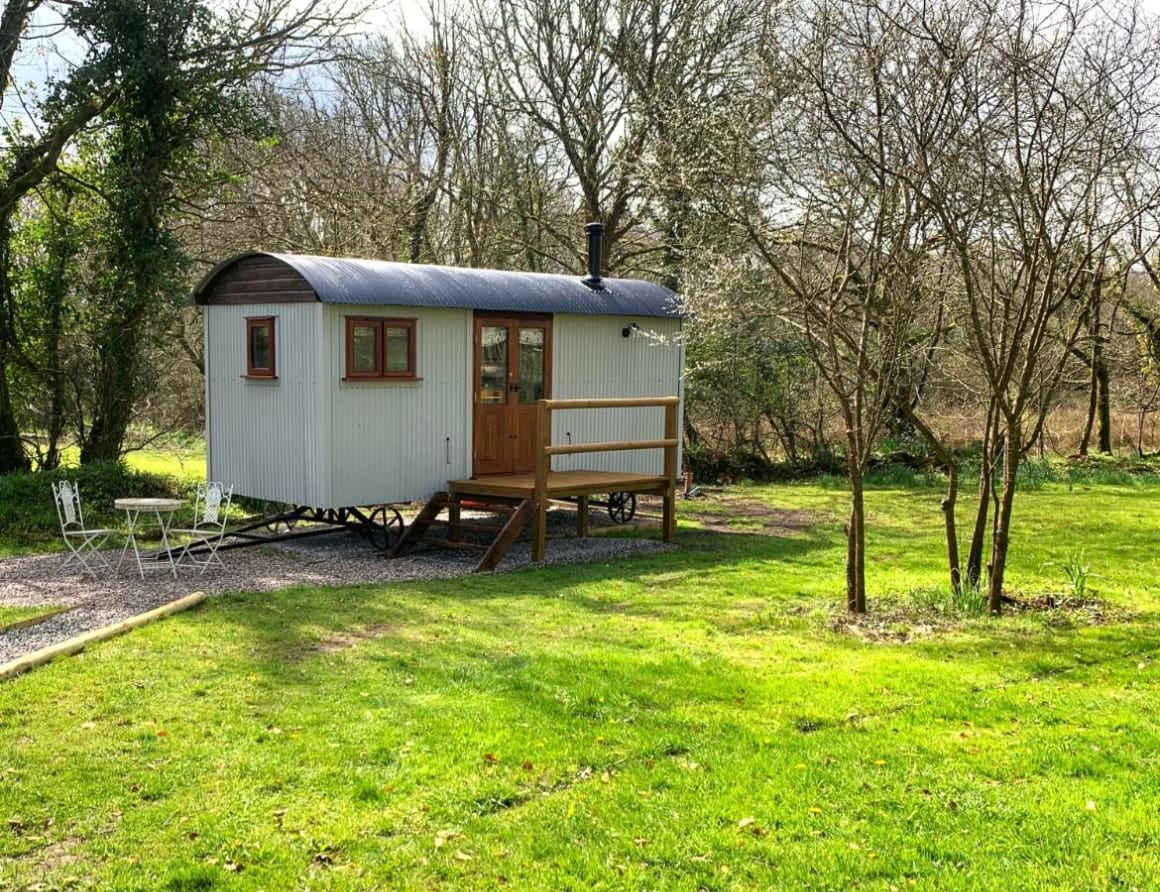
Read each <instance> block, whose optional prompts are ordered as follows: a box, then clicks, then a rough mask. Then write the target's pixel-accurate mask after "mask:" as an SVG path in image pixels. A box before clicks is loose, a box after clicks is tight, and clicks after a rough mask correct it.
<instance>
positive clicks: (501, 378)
mask: <svg viewBox="0 0 1160 892" xmlns="http://www.w3.org/2000/svg"><path fill="white" fill-rule="evenodd" d="M507 376H508V330H507V326H506V325H484V326H483V327H482V328H481V330H480V347H479V401H480V402H481V403H483V404H484V405H496V404H498V403H506V402H507Z"/></svg>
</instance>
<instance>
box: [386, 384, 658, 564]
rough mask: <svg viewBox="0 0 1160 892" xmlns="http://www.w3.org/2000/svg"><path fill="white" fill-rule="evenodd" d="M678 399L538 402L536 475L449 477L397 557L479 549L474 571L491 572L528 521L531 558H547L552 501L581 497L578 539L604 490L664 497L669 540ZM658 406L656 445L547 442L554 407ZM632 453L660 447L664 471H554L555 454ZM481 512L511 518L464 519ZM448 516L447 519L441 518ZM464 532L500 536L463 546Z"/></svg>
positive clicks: (403, 540) (644, 442) (402, 542)
mask: <svg viewBox="0 0 1160 892" xmlns="http://www.w3.org/2000/svg"><path fill="white" fill-rule="evenodd" d="M678 405H679V400H678V399H677V397H655V398H652V397H650V398H642V399H592V400H540V401H539V403H538V404H537V411H538V414H539V417H538V418H537V423H536V430H537V431H538V432H539V436H540V437H541V441H540V443H539V444H537V449H536V471H535V473H533V474H498V475H493V476H488V477H473V478H471V479H469V480H450V481H448V483H447V490H446V491H445V492H437V493H435V495H433V496H432V497H431V499H430V500H429V501H428V502H427V505H426V506H425V507H424V508H423V510H422V511H421V512H420V513H419V515H418V517H416V518H415V520H414V521H412V523H411V525H410V527H408V528H407V531H406V532H405V533H404V534H403V536H402V537H401V538H400V539H399V541H398V543H397V544H396V545H395V547H394V549H393V550H392V551H391V556H392V557H398V556H400V555H403V554H406V553H408V552H409V551H411V550H413V549H414V548H417V547H418V546H419V545H421V544H429V545H439V546H442V547H447V548H465V549H477V550H479V551H482V552H483V557H482V558H481V559H480V562H479V565H478V566H477V567H476V570H477V571H478V570H494V569H495V568H496V566H497V565H498V564H499V562H500V561H501V560H503V557H504V555H505V554H507V552H508V550H509V549H510V548H511V547H512V545H514V544H515V542H516V540H517V539H518V538H519V536H520V533H521V532H522V531H523V529H524V527H526V526H527V525H528V522H529V521H532V522H533V527H532V560H533V561H542V560H543V559H544V553H545V549H546V545H547V538H548V535H547V513H548V503H549V502H550V501H551V500H552V499H576V500H577V504H578V506H579V516H578V518H577V527H576V531H577V534H578V535H580V536H585V535H587V533H588V499H589V497H590V496H594V495H602V494H607V493H615V492H624V493H637V494H645V493H655V494H658V495H660V496H661V497H662V498H663V500H664V521H663V525H662V536H663V538H664V541H666V542H672V541H673V537H674V535H675V533H676V485H677V480H676V478H677V447H678V446H679V444H680V441H679V440H678V439H677V430H678V426H677V408H678ZM649 407H659V408H663V409H664V437H663V439H659V440H627V441H617V442H612V443H585V444H578V445H573V444H568V445H558V446H553V445H552V443H551V440H550V437H551V430H552V421H551V413H552V411H553V410H555V409H630V408H649ZM633 449H663V450H664V471H663V473H661V474H630V473H624V472H619V471H587V470H572V471H553V470H552V469H551V464H552V456H555V455H577V454H583V453H591V452H619V451H625V450H633ZM465 503H466V504H469V505H470V506H471V507H473V508H474V507H478V508H479V509H480V510H481V511H485V512H489V513H495V514H500V515H501V516H502V515H507V521H506V522H505V523H503V524H486V523H483V524H480V523H476V522H473V521H466V522H465V521H463V519H462V511H463V507H464V504H465ZM444 511H446V512H447V518H446V520H443V519H442V514H443V512H444ZM437 524H438V525H445V526H446V527H447V537H446V539H443V538H437V537H432V536H429V535H428V533H429V532H430V530H431V529H432V527H434V526H435V525H437ZM465 530H473V531H477V532H479V531H483V532H490V533H494V534H495V538H494V539H493V540H492V541H491V543H490V544H489V545H482V544H480V543H477V542H467V541H464V540H463V539H462V538H461V536H460V534H461V533H462V532H464V531H465Z"/></svg>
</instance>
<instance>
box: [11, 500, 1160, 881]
mask: <svg viewBox="0 0 1160 892" xmlns="http://www.w3.org/2000/svg"><path fill="white" fill-rule="evenodd" d="M1158 497H1160V488H1157V487H1155V486H1144V485H1141V486H1137V487H1108V486H1095V487H1091V488H1090V489H1087V490H1084V491H1080V490H1078V489H1077V490H1075V491H1068V489H1066V488H1065V487H1054V486H1048V487H1045V488H1043V489H1041V490H1039V491H1035V492H1027V493H1024V494H1023V495H1021V496H1020V501H1019V503H1018V505H1017V508H1016V523H1017V529H1016V539H1015V546H1014V553H1013V562H1012V567H1011V569H1010V571H1009V578H1010V580H1011V582H1012V585H1013V586H1014V587H1015V588H1017V589H1020V590H1021V591H1022V592H1024V593H1026V594H1032V593H1036V592H1044V591H1056V592H1059V591H1062V590H1063V588H1064V585H1065V583H1064V578H1063V575H1062V572H1061V571H1060V569H1059V567H1058V566H1056V564H1058V563H1061V562H1063V561H1064V560H1065V559H1066V558H1067V556H1068V554H1069V553H1073V554H1074V553H1077V552H1078V551H1079V550H1080V549H1081V548H1083V549H1086V554H1087V559H1088V560H1089V561H1090V562H1091V563H1092V565H1093V566H1092V569H1093V570H1094V572H1095V573H1097V574H1099V575H1100V576H1101V577H1102V578H1096V579H1093V580H1092V582H1091V585H1092V586H1093V587H1094V588H1095V589H1097V594H1098V595H1099V596H1100V597H1101V598H1106V599H1107V600H1108V601H1109V602H1111V604H1110V606H1109V607H1108V609H1107V610H1106V611H1104V619H1103V621H1095V620H1093V619H1092V618H1091V617H1090V614H1089V613H1087V612H1076V613H1052V614H1035V615H1030V614H1029V615H1023V616H1013V617H1008V618H1003V619H1001V620H992V619H990V618H961V617H956V616H953V615H948V614H939V613H922V614H919V615H911V616H908V615H907V612H906V608H907V605H908V604H909V603H910V599H909V595H908V592H910V591H912V590H915V589H926V590H929V589H930V588H931V587H932V586H937V585H939V584H940V583H941V579H942V570H941V568H942V553H941V540H940V525H939V514H938V501H939V494H938V493H937V491H934V490H914V491H904V490H880V491H874V492H871V493H870V494H869V508H870V512H871V524H870V529H871V541H870V543H869V544H870V554H871V560H870V562H869V566H870V580H869V581H870V591H871V604H872V607H879V608H882V609H881V611H880V616H879V617H877V618H875V617H872V618H871V620H870V621H868V622H867V623H864V624H860V625H858V626H857V627H856V628H855V629H853V630H851V629H849V628H847V626H846V623H845V621H844V619H843V617H842V614H841V613H840V612H839V611H838V610H837V609H836V608H837V605H838V604H839V603H840V602H841V600H842V596H843V595H842V585H843V568H842V560H843V555H844V545H843V539H842V531H841V520H840V518H841V516H842V515H843V514H844V511H845V502H844V496H843V494H842V493H841V492H838V491H835V490H832V489H823V488H820V487H817V486H805V485H803V486H785V487H763V488H748V489H745V490H742V491H740V493H737V492H734V493H730V494H728V495H727V498H728V499H732V500H733V502H732V504H717V505H710V506H708V507H702V508H700V509H699V510H698V511H697V513H696V518H693V517H692V515H688V516H687V518H686V520H685V522H684V524H683V526H682V529H681V533H680V541H681V544H682V547H681V549H680V550H679V551H678V552H676V553H672V554H663V555H657V556H649V557H638V558H632V559H625V560H617V561H616V562H614V563H608V564H595V565H587V566H582V567H573V568H560V567H556V568H545V569H542V570H529V571H521V572H517V573H512V574H505V575H499V576H484V577H480V578H474V579H471V580H469V581H464V580H452V581H442V582H429V583H420V584H406V585H397V586H391V587H379V586H363V587H350V588H343V589H330V590H323V589H306V588H303V589H297V590H294V591H289V592H284V593H279V594H277V595H270V594H261V595H237V596H232V597H228V598H222V599H217V600H215V601H212V602H209V603H207V604H206V605H204V606H203V607H201V608H199V609H197V610H195V611H192V612H190V613H186V614H182V615H180V616H178V617H175V618H173V619H170V620H166V621H164V622H161V623H157V624H154V625H152V626H149V627H147V628H145V629H144V630H141V631H138V632H135V633H133V634H131V635H129V636H127V637H123V638H120V639H117V640H115V641H112V642H109V643H106V644H103V645H100V646H97V647H94V648H92V649H91V650H89V651H88V652H87V653H85V654H84V655H82V656H80V657H77V658H72V659H68V660H64V661H60V662H57V663H55V664H53V665H50V666H48V667H46V668H44V669H41V670H38V671H36V672H34V673H32V674H30V675H26V676H23V677H21V678H19V679H17V680H15V681H13V682H10V683H5V684H0V753H3V754H4V758H3V760H2V761H0V888H5V886H6V884H7V886H9V887H12V888H16V889H20V888H24V887H26V886H28V887H34V888H36V885H35V884H38V883H43V884H45V885H44V886H42V887H39V888H74V887H78V888H86V887H93V888H100V889H175V890H180V889H213V888H223V889H232V888H237V889H289V888H311V889H366V888H390V889H396V888H402V889H410V888H414V889H433V888H471V889H476V888H485V889H486V888H504V887H506V888H534V889H577V890H579V889H623V888H632V889H635V888H641V889H689V890H696V889H702V888H705V889H770V888H779V889H797V888H816V889H822V888H829V889H848V888H861V889H882V890H889V889H909V888H921V889H939V890H943V889H1013V888H1027V889H1077V890H1079V889H1105V888H1106V889H1120V888H1123V889H1130V888H1137V889H1146V888H1155V886H1156V883H1157V877H1160V808H1158V806H1157V803H1158V802H1160V764H1158V763H1160V721H1158V719H1160V716H1158V715H1157V711H1158V706H1160V697H1158V694H1160V691H1158V678H1160V666H1158V664H1157V661H1156V655H1157V651H1158V650H1160V626H1158V625H1157V619H1158V614H1157V609H1158V607H1160V587H1158V586H1160V583H1158V582H1157V580H1158V579H1160V554H1158V551H1157V549H1156V547H1155V539H1156V528H1157V526H1158V525H1160V510H1158V509H1157V507H1156V503H1157V499H1158ZM755 503H761V504H763V505H764V506H766V507H767V508H768V510H769V516H770V517H772V518H774V521H772V522H768V523H767V522H764V521H762V520H761V512H759V511H757V510H756V507H755ZM738 518H740V519H741V520H740V522H737V521H738ZM731 519H732V520H734V521H735V522H734V523H732V524H730V523H729V521H730V520H731ZM698 523H702V524H707V525H710V526H725V527H732V528H734V529H737V530H738V531H737V532H731V533H726V532H713V531H710V530H709V529H697V527H696V525H697V524H698ZM770 533H772V535H770Z"/></svg>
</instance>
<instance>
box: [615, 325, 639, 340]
mask: <svg viewBox="0 0 1160 892" xmlns="http://www.w3.org/2000/svg"><path fill="white" fill-rule="evenodd" d="M639 334H640V326H639V325H637V324H636V323H635V322H630V323H628V325H627V326H625V327H624V328H622V329H621V330H620V336H621V337H622V338H635V337H636V336H637V335H639Z"/></svg>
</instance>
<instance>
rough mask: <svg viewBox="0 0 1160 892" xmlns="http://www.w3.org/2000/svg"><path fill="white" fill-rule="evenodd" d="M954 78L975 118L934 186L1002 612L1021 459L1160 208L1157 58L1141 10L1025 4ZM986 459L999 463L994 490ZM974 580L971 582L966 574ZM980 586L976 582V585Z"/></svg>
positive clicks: (996, 11) (994, 605) (982, 17)
mask: <svg viewBox="0 0 1160 892" xmlns="http://www.w3.org/2000/svg"><path fill="white" fill-rule="evenodd" d="M976 15H978V16H979V18H978V20H977V22H976V23H975V24H974V26H973V28H974V33H976V34H978V35H986V37H987V39H986V41H985V42H981V43H979V44H978V46H979V49H978V51H977V52H976V53H975V54H974V55H973V58H972V59H970V60H969V61H968V62H967V64H960V65H959V66H957V68H956V72H957V73H956V79H955V81H956V90H955V95H956V97H957V101H959V102H960V103H961V104H962V107H963V108H964V109H966V110H967V111H968V115H967V116H966V117H965V118H964V126H963V127H962V128H961V129H960V131H959V133H958V135H957V137H956V140H955V141H954V143H952V144H951V145H950V146H949V147H948V151H946V152H944V153H943V154H942V156H941V160H940V163H939V164H938V167H937V169H936V174H935V176H934V177H932V182H933V184H934V185H933V186H932V188H931V190H930V196H931V201H932V204H933V205H934V206H935V207H936V208H937V210H938V214H939V218H940V223H941V225H942V227H943V229H944V232H945V233H946V237H947V241H948V244H949V248H950V255H951V256H952V257H953V258H954V259H955V261H956V263H957V266H958V273H959V276H960V278H961V282H962V285H963V291H964V298H965V307H964V311H963V313H962V317H961V319H962V324H963V325H964V327H965V330H966V332H967V333H968V336H969V338H970V343H971V349H972V352H973V355H974V357H975V358H976V360H977V361H978V363H979V365H980V368H981V371H982V375H983V380H984V382H985V385H986V388H987V394H988V398H989V402H990V405H991V411H990V413H989V416H990V421H989V423H988V430H989V432H990V435H989V442H988V444H987V445H988V450H987V452H986V454H984V459H983V467H984V470H983V472H982V475H981V478H980V499H979V509H978V514H977V517H976V527H975V531H976V535H975V539H974V541H973V542H972V555H977V554H978V553H980V552H981V534H982V531H983V530H984V529H985V521H984V522H981V521H982V518H984V517H985V516H986V512H987V510H988V505H989V501H990V499H989V496H990V492H991V491H992V490H995V491H996V492H997V493H998V500H997V505H996V508H995V513H994V518H993V521H992V530H991V537H992V538H991V560H990V578H989V584H988V604H989V606H990V609H991V611H992V612H994V613H998V612H1000V610H1001V609H1002V604H1003V598H1004V591H1003V586H1004V578H1005V570H1006V563H1007V554H1008V548H1009V543H1010V530H1011V516H1012V510H1013V506H1014V499H1015V492H1016V486H1017V473H1018V467H1019V462H1020V459H1021V458H1022V456H1023V455H1024V454H1025V452H1026V451H1027V449H1029V448H1030V447H1031V445H1032V444H1033V443H1034V442H1035V441H1036V440H1037V438H1038V437H1039V435H1040V432H1041V430H1042V427H1043V424H1044V423H1045V419H1046V416H1047V412H1048V410H1049V409H1050V407H1051V406H1052V405H1053V404H1054V400H1055V397H1056V394H1057V392H1058V388H1059V385H1060V381H1061V380H1062V377H1063V375H1064V372H1065V369H1066V367H1067V364H1068V362H1069V357H1070V356H1071V351H1072V350H1073V349H1074V347H1075V345H1076V342H1077V340H1078V339H1079V337H1080V336H1081V333H1082V332H1083V330H1084V321H1085V319H1089V318H1091V317H1092V310H1091V306H1092V298H1093V296H1094V295H1096V294H1098V293H1099V288H1098V286H1097V279H1098V277H1099V275H1100V271H1099V261H1100V259H1101V258H1102V257H1105V256H1107V252H1108V251H1109V249H1110V248H1111V246H1113V245H1114V244H1115V241H1116V239H1117V238H1120V237H1121V236H1122V235H1123V234H1124V233H1125V231H1126V230H1127V229H1128V228H1129V225H1130V223H1131V222H1132V221H1133V220H1134V219H1136V218H1137V217H1138V216H1139V215H1140V214H1141V213H1146V209H1147V208H1150V207H1153V206H1154V203H1155V201H1156V198H1157V192H1156V190H1155V186H1154V184H1153V185H1152V186H1150V187H1148V188H1147V189H1146V190H1145V191H1143V192H1141V193H1139V194H1138V195H1137V199H1140V198H1142V199H1143V200H1142V201H1132V202H1127V201H1123V200H1120V199H1119V198H1118V197H1117V195H1116V193H1115V190H1114V189H1112V188H1109V186H1110V185H1111V184H1114V183H1116V182H1119V181H1123V180H1125V179H1131V180H1133V181H1136V182H1140V183H1149V182H1153V183H1154V178H1151V177H1149V176H1148V175H1147V174H1146V172H1145V171H1146V157H1147V150H1146V141H1147V136H1146V135H1147V133H1149V132H1150V131H1151V130H1152V128H1153V127H1154V124H1155V115H1156V110H1157V99H1156V95H1155V84H1156V82H1157V74H1158V71H1157V67H1156V61H1155V54H1154V53H1153V52H1152V50H1151V49H1150V44H1149V43H1148V42H1147V41H1146V40H1145V39H1144V38H1145V34H1144V33H1143V31H1142V30H1141V29H1142V25H1141V24H1140V22H1139V20H1138V19H1137V18H1136V17H1135V15H1134V11H1131V10H1130V11H1128V12H1127V13H1126V14H1125V15H1123V16H1119V17H1113V16H1109V15H1108V14H1107V10H1105V9H1104V8H1103V7H1102V6H1098V5H1094V4H1093V5H1090V6H1089V5H1085V4H1082V3H1079V2H1069V3H1066V4H1059V5H1053V6H1040V5H1037V4H1035V3H1032V2H1030V0H1018V2H1014V3H1010V4H1006V3H1004V4H994V5H991V6H988V7H985V8H983V9H982V10H981V11H979V12H977V13H976ZM993 462H998V463H999V464H1000V465H1001V466H1000V469H999V471H998V478H999V479H998V480H997V481H995V482H992V480H991V477H990V474H991V470H990V469H991V467H992V466H993V464H992V463H993ZM968 572H969V575H970V574H971V573H977V572H978V570H977V568H975V567H971V568H969V571H968ZM976 578H977V577H976Z"/></svg>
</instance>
